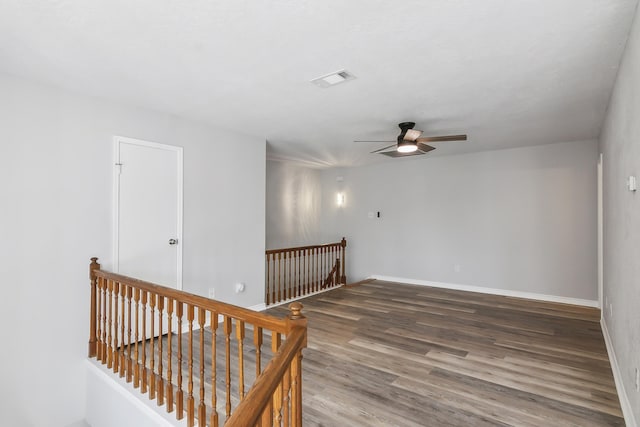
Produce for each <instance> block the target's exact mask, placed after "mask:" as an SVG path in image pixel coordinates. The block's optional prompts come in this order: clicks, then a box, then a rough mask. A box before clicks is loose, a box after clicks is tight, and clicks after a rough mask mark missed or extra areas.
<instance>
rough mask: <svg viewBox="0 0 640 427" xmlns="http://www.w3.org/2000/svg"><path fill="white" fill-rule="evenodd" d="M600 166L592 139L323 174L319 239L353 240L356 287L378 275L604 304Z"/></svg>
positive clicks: (351, 272)
mask: <svg viewBox="0 0 640 427" xmlns="http://www.w3.org/2000/svg"><path fill="white" fill-rule="evenodd" d="M596 162H597V148H596V142H595V141H584V142H572V143H561V144H551V145H542V146H536V147H526V148H515V149H509V150H499V151H490V152H481V153H474V154H467V155H459V156H443V157H429V158H418V159H394V160H390V161H387V162H384V163H378V164H375V165H370V166H363V167H359V168H349V169H343V170H326V171H324V172H323V190H324V195H323V207H324V208H323V212H324V213H325V214H326V221H325V222H324V223H323V230H324V231H325V232H327V233H329V234H332V235H340V234H342V233H344V235H345V236H346V237H347V243H348V251H347V262H346V264H347V269H348V272H347V279H348V281H349V282H354V281H357V280H360V279H363V278H365V277H367V276H370V275H381V276H392V277H399V278H408V279H416V280H424V281H431V282H444V283H450V284H459V285H469V286H481V287H487V288H498V289H504V290H511V291H523V292H530V293H537V294H544V295H552V296H559V297H570V298H578V299H586V300H596V299H597V282H596ZM337 175H341V176H343V177H344V182H343V183H337V182H336V181H335V178H336V176H337ZM339 187H341V188H342V190H343V191H344V192H345V194H346V206H345V207H343V208H338V207H337V206H336V203H335V194H336V192H337V191H338V190H339ZM378 211H380V213H381V217H380V219H377V218H374V219H369V218H368V212H374V213H375V212H378ZM456 265H458V266H459V270H460V271H459V272H456V271H455V270H456V267H455V266H456Z"/></svg>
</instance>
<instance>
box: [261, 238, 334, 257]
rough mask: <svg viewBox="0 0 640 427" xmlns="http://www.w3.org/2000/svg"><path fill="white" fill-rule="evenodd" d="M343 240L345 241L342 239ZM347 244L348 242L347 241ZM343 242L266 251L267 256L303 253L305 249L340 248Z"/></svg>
mask: <svg viewBox="0 0 640 427" xmlns="http://www.w3.org/2000/svg"><path fill="white" fill-rule="evenodd" d="M342 240H345V239H344V238H342ZM345 242H346V240H345ZM341 244H342V242H334V243H323V244H321V245H309V246H294V247H291V248H278V249H268V250H266V251H264V253H265V254H277V253H278V252H293V251H301V250H304V249H313V248H328V247H331V246H339V245H341Z"/></svg>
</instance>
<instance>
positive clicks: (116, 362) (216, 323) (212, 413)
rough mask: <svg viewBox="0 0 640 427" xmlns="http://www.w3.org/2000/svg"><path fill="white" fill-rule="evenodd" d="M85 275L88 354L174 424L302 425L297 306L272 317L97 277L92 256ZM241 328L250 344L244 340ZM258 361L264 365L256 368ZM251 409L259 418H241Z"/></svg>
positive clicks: (302, 322) (301, 327) (302, 339)
mask: <svg viewBox="0 0 640 427" xmlns="http://www.w3.org/2000/svg"><path fill="white" fill-rule="evenodd" d="M89 272H90V279H91V280H90V285H91V289H90V290H91V301H90V306H91V318H90V322H89V327H90V333H89V357H95V358H96V359H97V360H98V361H100V362H101V363H102V364H104V365H106V366H107V368H108V369H112V370H113V373H114V374H119V376H120V377H126V381H127V382H128V383H133V386H134V388H137V389H139V390H140V392H141V393H143V394H148V396H149V399H157V403H158V405H159V406H160V405H164V406H165V407H166V409H167V412H173V411H175V413H176V418H178V419H182V418H185V417H186V420H187V426H189V427H193V426H194V425H195V423H196V421H197V423H198V424H199V425H206V424H208V425H209V426H211V427H218V425H219V416H220V414H222V416H224V417H225V420H226V421H227V422H228V423H230V424H229V425H232V426H235V427H240V426H245V425H246V424H243V423H242V422H236V421H233V420H235V419H238V418H241V419H244V417H247V416H250V417H253V419H258V418H260V419H261V421H260V423H259V425H261V426H271V425H281V420H283V419H285V420H290V421H291V422H290V423H288V421H287V423H288V424H287V423H286V424H285V425H291V426H300V425H301V423H302V415H301V410H302V409H301V408H302V386H301V380H302V371H301V358H302V349H303V348H304V347H306V336H307V335H306V326H307V320H306V318H305V317H304V316H303V315H302V314H301V310H302V304H300V303H297V302H295V303H292V304H290V305H289V309H290V314H289V316H288V317H286V318H284V319H279V318H277V317H274V316H270V315H267V314H264V313H257V312H254V311H252V310H248V309H245V308H242V307H237V306H234V305H232V304H227V303H223V302H219V301H213V300H210V299H208V298H204V297H202V296H200V295H195V294H192V293H189V292H185V291H181V290H176V289H172V288H167V287H165V286H161V285H157V284H154V283H150V282H146V281H143V280H139V279H134V278H131V277H127V276H124V275H121V274H116V273H111V272H107V271H103V270H101V269H100V264H99V263H98V259H97V258H92V259H91V265H90V267H89ZM247 329H248V330H249V333H250V334H252V335H253V340H247V341H248V342H245V334H246V333H247ZM267 332H270V336H269V335H267V334H266V333H267ZM283 338H284V343H283ZM265 340H270V344H271V345H270V346H267V343H266V342H264V345H265V346H267V347H266V348H265V349H263V341H265ZM176 344H177V345H176ZM268 349H270V350H268ZM292 352H293V354H294V356H291V354H292ZM295 355H297V357H296V356H295ZM221 359H222V360H224V362H223V363H221V364H220V365H218V364H217V363H216V361H219V360H221ZM263 361H264V362H265V363H266V362H268V364H267V365H266V368H264V369H263V363H262V362H263ZM232 362H233V363H234V364H235V363H237V368H236V369H235V370H232V369H231V363H232ZM254 368H255V376H254V375H253V372H254ZM232 371H233V374H232ZM278 373H279V374H278ZM278 375H280V377H278ZM221 379H222V380H223V381H220V380H221ZM246 381H248V382H249V384H248V387H247V389H248V390H249V391H248V393H246V394H245V382H246ZM205 384H208V385H209V386H210V387H205ZM232 385H233V388H232ZM258 385H259V387H260V388H259V389H257V390H260V391H259V392H257V391H255V389H256V387H257V386H258ZM265 390H267V391H265ZM232 391H233V394H234V396H233V398H232ZM269 392H270V393H271V398H272V402H271V403H270V404H268V405H267V408H266V409H265V407H264V400H265V399H266V400H269V396H266V397H265V396H264V395H263V393H269ZM236 393H237V394H236ZM218 396H219V397H220V400H218ZM256 396H257V397H256ZM254 399H258V400H257V401H259V402H260V404H259V405H258V404H256V403H253V402H252V401H253V400H254ZM234 406H235V408H234ZM241 408H243V409H242V410H240V409H241ZM247 408H248V409H247ZM252 408H253V409H252ZM250 410H254V411H257V413H256V414H248V413H246V411H250ZM238 412H242V415H240V414H237V413H238ZM265 414H268V416H267V415H265Z"/></svg>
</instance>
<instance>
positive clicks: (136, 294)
mask: <svg viewBox="0 0 640 427" xmlns="http://www.w3.org/2000/svg"><path fill="white" fill-rule="evenodd" d="M133 299H134V301H135V302H136V327H135V337H136V343H135V345H134V358H135V359H136V363H135V365H134V367H133V387H134V388H138V387H140V358H139V354H138V341H140V340H139V339H138V338H139V336H138V334H139V331H140V323H139V320H140V289H138V288H135V289H134V290H133Z"/></svg>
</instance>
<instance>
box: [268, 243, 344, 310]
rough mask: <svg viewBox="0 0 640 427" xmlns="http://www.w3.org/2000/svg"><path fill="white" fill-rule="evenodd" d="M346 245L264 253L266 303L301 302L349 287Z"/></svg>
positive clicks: (296, 248)
mask: <svg viewBox="0 0 640 427" xmlns="http://www.w3.org/2000/svg"><path fill="white" fill-rule="evenodd" d="M346 247H347V241H346V239H345V238H344V237H343V238H342V240H341V241H340V242H336V243H327V244H324V245H313V246H299V247H295V248H285V249H270V250H268V251H265V257H266V260H265V261H266V263H265V284H266V286H265V303H266V304H267V305H272V304H277V303H281V302H283V301H287V300H291V299H295V298H300V297H303V296H305V295H309V294H312V293H314V292H318V291H320V290H323V289H327V288H333V287H336V286H339V285H345V284H346V283H347V277H346V275H345V251H346Z"/></svg>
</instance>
